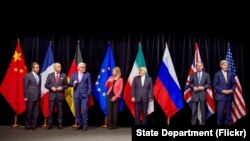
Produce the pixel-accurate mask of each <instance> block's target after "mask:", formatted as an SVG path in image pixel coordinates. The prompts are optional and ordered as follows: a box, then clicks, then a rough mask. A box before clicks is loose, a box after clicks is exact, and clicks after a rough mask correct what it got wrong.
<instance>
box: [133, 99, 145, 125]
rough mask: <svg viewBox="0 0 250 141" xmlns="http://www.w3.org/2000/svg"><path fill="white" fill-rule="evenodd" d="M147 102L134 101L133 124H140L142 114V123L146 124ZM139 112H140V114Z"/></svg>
mask: <svg viewBox="0 0 250 141" xmlns="http://www.w3.org/2000/svg"><path fill="white" fill-rule="evenodd" d="M147 111H148V102H143V101H142V100H141V101H139V102H135V125H140V117H141V114H142V125H147ZM140 113H141V114H140Z"/></svg>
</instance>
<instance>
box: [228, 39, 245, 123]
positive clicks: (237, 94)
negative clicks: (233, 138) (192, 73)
mask: <svg viewBox="0 0 250 141" xmlns="http://www.w3.org/2000/svg"><path fill="white" fill-rule="evenodd" d="M226 60H227V61H228V62H229V68H228V71H230V72H231V73H232V74H233V75H234V79H235V82H236V88H235V91H234V101H233V103H232V123H233V124H234V123H235V122H236V121H237V120H239V119H240V118H242V117H243V116H245V115H246V113H247V112H246V105H245V100H244V98H243V93H242V88H241V84H240V81H239V78H238V75H237V71H236V67H235V64H234V59H233V55H232V51H231V47H230V44H229V43H228V45H227V55H226Z"/></svg>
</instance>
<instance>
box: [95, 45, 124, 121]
mask: <svg viewBox="0 0 250 141" xmlns="http://www.w3.org/2000/svg"><path fill="white" fill-rule="evenodd" d="M114 67H115V61H114V57H113V52H112V47H111V44H110V43H109V44H108V50H107V52H106V55H105V58H104V60H103V63H102V66H101V70H100V73H99V75H98V78H97V80H96V82H95V87H94V90H93V93H94V97H95V99H96V100H97V102H98V103H99V105H100V107H101V109H102V111H103V113H104V114H105V116H107V103H106V92H107V88H106V87H105V83H106V81H107V80H108V78H109V77H110V76H111V75H112V69H113V68H114ZM123 107H124V104H123V101H122V96H121V98H120V102H119V111H121V110H123Z"/></svg>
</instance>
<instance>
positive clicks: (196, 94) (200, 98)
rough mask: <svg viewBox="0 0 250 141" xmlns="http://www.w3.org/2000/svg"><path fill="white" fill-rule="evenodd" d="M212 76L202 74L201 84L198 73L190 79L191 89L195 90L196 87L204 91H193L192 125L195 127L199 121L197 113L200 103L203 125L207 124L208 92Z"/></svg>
mask: <svg viewBox="0 0 250 141" xmlns="http://www.w3.org/2000/svg"><path fill="white" fill-rule="evenodd" d="M210 85H211V82H210V76H209V74H208V73H206V72H202V76H201V78H200V82H199V79H198V73H197V72H195V73H194V74H193V75H192V76H191V78H190V87H191V88H192V89H193V88H194V87H198V86H202V87H204V89H203V90H200V91H193V93H192V97H191V101H192V120H191V124H192V125H195V124H196V121H197V113H198V103H199V102H200V109H201V125H204V124H205V122H206V117H205V115H206V90H207V89H208V88H209V87H210Z"/></svg>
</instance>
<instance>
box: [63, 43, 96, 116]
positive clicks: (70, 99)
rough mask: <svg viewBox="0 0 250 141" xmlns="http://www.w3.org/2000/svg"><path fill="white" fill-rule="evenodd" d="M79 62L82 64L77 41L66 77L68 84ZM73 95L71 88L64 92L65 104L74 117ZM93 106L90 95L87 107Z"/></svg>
mask: <svg viewBox="0 0 250 141" xmlns="http://www.w3.org/2000/svg"><path fill="white" fill-rule="evenodd" d="M80 62H83V60H82V55H81V50H80V41H78V44H77V47H76V53H75V57H74V60H73V61H72V63H71V66H70V69H69V73H68V77H67V80H68V82H69V81H70V78H71V76H72V74H73V73H75V72H77V65H78V64H79V63H80ZM73 94H74V88H73V87H68V88H67V89H66V90H65V99H66V101H67V103H68V105H69V107H70V110H71V112H72V114H73V115H74V117H75V116H76V115H75V105H74V97H73ZM93 105H94V101H93V97H92V95H90V97H89V101H88V106H89V107H90V106H93Z"/></svg>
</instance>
